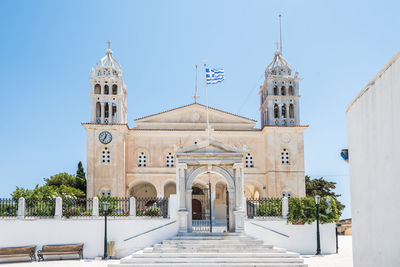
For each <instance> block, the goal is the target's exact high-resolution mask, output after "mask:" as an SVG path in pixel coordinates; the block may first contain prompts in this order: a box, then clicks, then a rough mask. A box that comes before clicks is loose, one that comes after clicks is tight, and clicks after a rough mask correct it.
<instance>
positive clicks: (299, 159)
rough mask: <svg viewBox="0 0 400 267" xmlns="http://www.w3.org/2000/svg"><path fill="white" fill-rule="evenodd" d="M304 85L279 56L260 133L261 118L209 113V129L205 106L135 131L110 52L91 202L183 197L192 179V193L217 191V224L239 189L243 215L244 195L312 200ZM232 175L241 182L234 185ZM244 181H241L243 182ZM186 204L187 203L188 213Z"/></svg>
mask: <svg viewBox="0 0 400 267" xmlns="http://www.w3.org/2000/svg"><path fill="white" fill-rule="evenodd" d="M299 80H300V78H299V75H298V72H294V71H293V70H292V67H291V66H290V64H289V63H288V62H287V61H286V60H285V59H284V58H283V57H282V53H281V51H279V50H277V51H276V52H275V54H274V58H273V60H272V61H271V63H270V64H269V65H268V66H267V68H266V71H265V81H264V84H263V85H262V86H261V87H260V91H259V95H260V107H259V111H260V117H261V121H260V126H261V127H260V128H256V127H255V125H256V121H255V120H253V119H250V118H246V117H243V116H240V115H236V114H232V113H229V112H226V111H223V110H220V109H218V108H217V107H215V108H214V107H209V108H208V116H209V124H210V128H208V129H207V107H206V106H205V105H202V104H199V103H192V104H188V105H186V106H181V107H175V108H173V109H170V110H166V111H157V112H158V113H155V114H150V115H148V116H145V117H142V118H137V119H135V120H134V124H135V125H133V124H130V125H128V120H127V104H126V97H127V87H126V85H125V83H124V80H123V75H122V69H121V66H120V64H119V63H118V61H117V60H116V59H115V58H114V56H113V52H112V50H111V49H110V48H109V49H108V50H107V51H106V55H105V57H103V58H102V59H101V60H100V61H99V62H98V63H97V65H96V69H92V71H91V78H90V109H91V117H90V122H89V123H82V125H83V127H84V128H85V129H86V134H87V197H89V198H91V197H94V196H96V195H100V196H103V195H109V196H118V197H131V196H134V197H136V198H144V197H148V198H150V197H165V198H167V197H169V196H170V195H171V194H178V196H179V192H177V191H180V190H181V195H183V192H184V191H185V185H183V184H182V183H183V182H185V181H188V180H184V179H183V178H182V179H183V180H182V181H179V179H180V177H188V178H187V179H189V180H190V179H192V180H191V181H190V184H188V185H187V186H188V187H187V188H186V191H185V193H188V192H189V193H188V194H192V195H201V194H203V192H204V190H207V188H208V187H209V185H210V187H211V192H212V200H213V207H214V210H215V217H216V218H217V217H218V214H219V213H221V214H222V213H223V212H222V210H223V209H224V207H225V204H226V201H227V197H226V194H228V193H227V192H228V191H229V190H230V189H232V188H233V187H235V188H236V189H232V190H236V192H238V193H237V194H238V195H237V196H236V202H237V203H236V205H237V206H236V208H237V209H238V210H239V209H240V205H242V206H244V204H243V203H241V202H240V201H241V200H238V199H243V194H244V197H245V198H263V197H282V196H296V197H303V196H305V178H304V176H305V173H304V136H303V133H304V131H305V130H306V129H307V126H302V125H300V92H299ZM155 108H156V107H155ZM200 167H201V168H202V169H201V168H200ZM201 170H202V171H201ZM194 174H196V175H197V176H194ZM192 176H193V178H189V177H192ZM224 176H226V177H227V176H231V177H233V179H232V182H229V181H227V180H226V179H225V178H224ZM194 177H195V178H194ZM238 177H239V178H240V179H241V180H235V179H239V178H238ZM193 179H194V180H193ZM235 183H237V184H235ZM240 183H242V184H240ZM231 186H232V188H231ZM189 187H190V188H189ZM232 192H233V191H232ZM233 193H234V192H233ZM185 197H186V196H180V204H182V207H181V208H182V210H184V207H185ZM228 201H229V200H228ZM194 203H195V202H192V204H190V205H193V209H195V207H194V205H195V204H194ZM187 205H189V204H187ZM219 211H220V212H219ZM193 216H195V215H193ZM221 216H222V215H221Z"/></svg>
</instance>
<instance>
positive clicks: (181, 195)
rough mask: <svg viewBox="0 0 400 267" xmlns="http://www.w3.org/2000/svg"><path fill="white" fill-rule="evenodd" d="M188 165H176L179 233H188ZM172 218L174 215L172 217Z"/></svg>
mask: <svg viewBox="0 0 400 267" xmlns="http://www.w3.org/2000/svg"><path fill="white" fill-rule="evenodd" d="M186 169H187V164H186V163H177V164H176V189H177V190H176V194H177V197H178V207H179V208H178V212H177V218H178V223H179V232H187V231H188V214H189V213H188V210H187V207H186ZM171 216H172V215H171Z"/></svg>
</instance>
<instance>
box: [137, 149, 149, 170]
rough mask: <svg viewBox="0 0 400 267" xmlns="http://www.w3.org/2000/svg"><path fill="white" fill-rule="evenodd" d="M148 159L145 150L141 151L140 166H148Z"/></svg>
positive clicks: (139, 156)
mask: <svg viewBox="0 0 400 267" xmlns="http://www.w3.org/2000/svg"><path fill="white" fill-rule="evenodd" d="M146 163H147V159H146V154H145V153H144V152H140V153H139V155H138V167H146Z"/></svg>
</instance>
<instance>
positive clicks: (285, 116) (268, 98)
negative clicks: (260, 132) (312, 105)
mask: <svg viewBox="0 0 400 267" xmlns="http://www.w3.org/2000/svg"><path fill="white" fill-rule="evenodd" d="M259 94H260V99H261V106H260V112H261V128H262V127H264V126H266V125H270V126H271V125H274V126H296V125H299V124H300V112H299V111H300V110H299V108H300V94H299V73H298V72H297V71H296V72H295V74H294V75H293V73H292V67H291V66H290V64H289V63H288V62H287V61H286V59H284V58H283V57H282V51H281V50H279V49H278V46H277V50H276V51H275V53H274V59H273V60H272V61H271V62H270V63H269V64H268V67H267V69H266V70H265V81H264V84H263V85H262V86H260V92H259Z"/></svg>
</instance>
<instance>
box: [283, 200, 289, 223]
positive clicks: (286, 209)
mask: <svg viewBox="0 0 400 267" xmlns="http://www.w3.org/2000/svg"><path fill="white" fill-rule="evenodd" d="M288 214H289V199H288V198H287V197H286V196H284V197H283V198H282V217H283V218H284V219H287V216H288Z"/></svg>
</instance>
